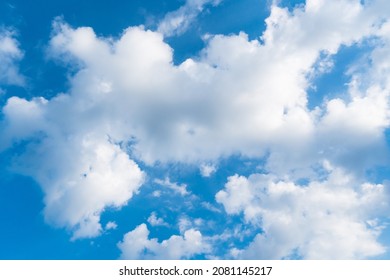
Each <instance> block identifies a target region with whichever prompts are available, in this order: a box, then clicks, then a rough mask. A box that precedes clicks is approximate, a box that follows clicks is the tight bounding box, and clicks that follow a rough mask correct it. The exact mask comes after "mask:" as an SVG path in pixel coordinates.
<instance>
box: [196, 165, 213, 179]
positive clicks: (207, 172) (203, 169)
mask: <svg viewBox="0 0 390 280" xmlns="http://www.w3.org/2000/svg"><path fill="white" fill-rule="evenodd" d="M199 169H200V174H201V175H202V176H203V177H210V176H211V175H212V174H213V173H215V171H217V168H216V166H215V165H214V164H206V163H203V164H201V165H200V167H199Z"/></svg>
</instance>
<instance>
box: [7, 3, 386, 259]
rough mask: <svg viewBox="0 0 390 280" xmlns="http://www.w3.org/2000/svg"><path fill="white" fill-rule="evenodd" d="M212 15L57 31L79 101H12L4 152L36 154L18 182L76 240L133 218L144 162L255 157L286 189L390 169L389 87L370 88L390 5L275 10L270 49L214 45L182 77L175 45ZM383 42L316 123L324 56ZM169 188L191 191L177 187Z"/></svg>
mask: <svg viewBox="0 0 390 280" xmlns="http://www.w3.org/2000/svg"><path fill="white" fill-rule="evenodd" d="M209 3H216V2H215V1H214V2H212V1H188V2H187V4H186V5H185V6H184V8H183V9H184V10H180V9H179V10H178V11H177V12H173V14H170V15H169V14H168V15H167V17H166V19H165V20H164V21H163V22H166V23H167V27H164V28H163V27H162V26H163V25H164V24H163V22H162V23H161V24H160V28H159V30H157V31H155V32H154V31H151V30H145V29H144V28H143V27H130V28H128V29H126V30H124V32H123V34H121V36H119V38H118V39H112V38H101V37H98V36H97V35H96V34H95V33H94V31H93V29H92V28H89V27H79V28H72V27H71V26H69V25H68V24H66V23H64V22H62V21H61V20H58V19H57V20H55V21H54V24H53V29H54V30H53V36H52V38H51V40H50V43H49V55H50V56H51V57H52V58H53V59H57V60H59V61H62V62H63V63H64V65H65V66H66V67H70V68H72V69H75V68H74V67H76V71H75V74H74V75H72V76H71V77H70V81H69V85H70V88H69V91H68V92H67V93H62V94H58V95H57V96H56V97H54V98H52V99H50V100H45V99H43V98H39V97H36V98H33V99H32V100H26V99H21V98H17V97H13V98H10V99H9V100H8V102H7V104H6V105H5V107H3V108H2V113H3V116H4V119H3V121H2V123H1V129H2V131H4V133H3V135H2V139H1V143H0V144H1V148H2V149H5V148H7V147H11V146H12V145H14V144H18V145H24V146H23V148H24V149H23V152H22V153H21V154H20V155H19V156H17V157H16V158H15V160H14V162H15V169H16V170H17V171H19V172H21V173H23V174H26V175H29V176H32V177H33V178H35V180H36V181H37V182H39V183H40V185H41V186H42V189H43V191H44V193H45V217H46V219H47V221H49V222H50V223H51V224H54V225H58V226H61V227H66V228H68V229H70V230H71V231H72V232H73V234H74V236H73V237H74V238H81V237H92V236H96V235H98V234H99V233H100V232H101V230H102V227H101V225H100V222H99V220H100V214H101V213H102V212H103V211H104V210H105V209H106V208H107V207H114V208H120V207H122V206H123V205H125V204H126V203H127V202H128V201H129V200H130V199H131V197H132V195H133V194H134V193H136V192H137V191H138V189H139V187H140V185H141V184H142V182H143V179H144V174H143V172H142V171H141V170H140V168H139V167H138V165H137V164H136V163H135V161H134V160H138V161H142V162H143V163H146V164H149V165H153V164H154V163H156V162H163V163H166V162H182V163H191V164H197V165H199V164H200V163H202V162H217V161H218V159H219V158H221V157H228V156H230V155H233V154H241V155H244V156H248V157H251V158H258V157H266V160H267V162H266V168H267V169H268V170H269V171H271V172H272V173H273V174H275V176H292V175H291V173H293V172H297V174H298V175H296V176H298V177H305V178H307V177H310V176H312V174H314V175H316V174H315V172H314V171H313V167H315V166H316V165H319V163H320V162H321V161H323V160H324V159H327V160H329V161H331V162H335V163H336V164H337V165H340V166H344V167H345V168H349V169H351V170H355V171H356V170H358V169H357V167H359V168H361V169H367V168H369V167H371V166H373V165H375V164H378V163H383V161H384V157H383V155H385V153H383V152H382V151H383V147H384V146H385V139H384V129H386V128H387V127H388V111H389V110H388V109H389V108H388V101H387V100H388V93H389V78H388V77H389V75H379V76H378V77H377V78H375V79H370V80H368V81H367V80H365V79H364V77H365V76H366V74H367V73H369V74H370V75H372V76H373V77H374V76H375V73H382V72H383V71H388V70H389V69H388V68H389V67H388V65H387V64H386V63H385V62H384V61H385V60H381V59H380V57H383V56H385V55H389V54H388V49H389V45H388V44H389V43H388V35H387V34H388V32H387V31H388V23H387V22H386V20H387V18H388V15H386V14H382V13H380V14H379V15H381V16H380V17H378V16H375V13H374V12H373V10H374V9H378V6H380V5H382V4H381V3H382V2H376V1H369V3H367V4H362V3H361V1H354V0H341V1H307V3H306V5H305V6H300V7H297V8H296V9H294V10H293V11H292V12H289V11H288V9H284V8H280V7H278V6H276V5H273V6H272V8H271V14H270V16H269V17H268V19H267V20H266V24H267V27H266V30H265V32H264V34H263V36H262V38H261V39H259V40H249V39H248V36H247V35H246V34H245V33H240V34H238V35H228V36H225V35H215V36H209V38H208V39H207V42H206V47H205V48H204V49H203V50H202V51H201V52H200V54H199V56H198V57H197V58H189V59H187V60H186V61H184V62H183V63H182V64H180V65H174V64H173V62H172V53H173V50H172V48H171V47H170V46H169V45H168V44H167V43H166V42H164V34H165V35H167V34H168V35H169V34H173V33H177V32H181V31H180V30H182V28H184V27H186V26H187V23H188V22H190V21H191V20H192V19H191V18H192V16H191V15H194V16H195V15H196V14H197V13H198V12H199V11H201V10H202V7H204V5H206V4H209ZM186 7H187V8H186ZM186 9H190V10H186ZM189 11H191V12H189ZM192 11H196V12H192ZM180 17H184V18H185V19H184V21H181V20H180ZM386 17H387V18H386ZM176 21H177V22H178V24H176V23H175V22H176ZM169 22H171V23H169ZM172 22H173V23H172ZM168 23H169V24H168ZM172 32H173V33H172ZM370 38H376V39H377V40H378V42H379V43H377V44H374V45H375V46H374V48H373V51H372V53H371V54H370V56H369V57H370V58H369V60H370V61H369V62H368V64H369V67H368V69H370V70H368V71H367V69H365V70H362V69H357V70H356V71H352V70H353V69H352V70H351V72H350V76H351V84H350V87H349V89H348V90H347V92H346V93H344V95H343V96H342V97H345V98H334V99H330V100H325V102H324V104H323V106H322V107H317V108H316V109H314V110H309V109H308V108H307V88H308V87H309V86H310V83H311V80H310V77H311V76H312V75H313V72H316V71H322V70H318V69H317V68H316V65H320V64H321V63H323V62H324V57H325V59H327V60H326V61H325V64H327V62H328V60H329V57H331V56H332V55H333V54H336V53H337V51H338V50H339V48H340V47H341V46H347V47H348V46H351V45H354V44H358V43H360V42H362V41H364V40H369V39H370ZM11 42H13V41H12V40H11ZM13 44H14V45H13ZM9 45H10V46H11V47H10V49H11V50H12V49H15V47H12V46H16V45H15V43H10V44H9ZM11 53H12V52H11ZM16 53H17V52H16ZM19 56H20V55H19ZM16 57H17V56H16ZM323 64H324V63H323ZM386 73H388V72H386ZM314 74H315V73H314ZM352 120H353V121H352ZM356 155H359V159H360V160H359V163H360V166H356V165H357V161H356ZM379 155H381V156H382V157H380V156H379ZM361 169H359V170H361ZM297 170H298V171H299V170H300V171H299V172H298V171H297ZM209 171H210V170H209ZM351 172H352V171H351ZM314 178H315V176H314ZM316 180H317V181H315V182H318V179H316ZM243 182H245V180H244V179H243ZM278 182H279V181H278ZM160 183H161V184H163V185H166V186H167V187H171V189H174V190H177V191H178V192H179V193H181V194H183V195H184V194H186V192H187V190H186V188H185V187H183V185H180V184H175V183H172V182H170V181H169V180H168V181H160ZM243 184H246V183H243ZM276 184H282V183H276ZM310 186H311V185H310ZM297 189H298V188H297ZM297 192H298V191H297ZM358 193H359V192H358ZM156 194H157V193H156ZM245 194H246V192H243V193H242V194H241V199H242V201H241V200H240V201H238V202H235V203H238V204H237V205H236V204H234V203H233V204H232V205H230V206H228V204H226V203H225V204H226V205H227V206H226V207H227V208H226V209H227V211H230V210H228V209H230V208H229V207H231V211H233V212H234V211H236V210H235V209H241V208H242V205H244V204H246V203H248V202H250V201H251V198H250V197H249V196H248V197H245ZM248 194H250V191H249V190H248ZM350 194H351V195H352V196H353V194H354V192H350ZM304 197H310V195H309V194H308V195H304ZM220 199H222V198H220ZM308 200H310V199H309V198H308ZM220 201H221V202H222V200H220ZM249 205H252V207H253V209H249V208H245V210H240V211H244V212H245V215H246V216H247V217H248V219H250V217H251V215H254V216H256V215H257V214H258V213H257V211H258V209H257V207H258V206H256V205H255V204H253V203H249ZM338 221H340V222H343V221H344V220H343V219H339V220H338ZM349 221H350V220H347V222H349ZM352 222H354V220H352ZM351 227H352V226H351ZM357 228H358V229H361V231H362V232H367V231H364V227H362V226H361V224H359V226H358V227H357ZM140 233H142V234H143V235H142V236H143V237H142V238H144V239H145V240H147V241H145V242H146V243H145V244H149V245H148V246H152V245H150V244H156V242H155V241H150V240H148V239H147V234H146V238H145V233H147V230H146V228H145V227H142V226H141V227H140V228H138V229H137V231H136V232H135V233H134V234H133V235H134V236H135V235H137V234H140ZM133 235H130V236H133ZM363 236H364V234H363ZM367 236H372V234H371V233H368V235H367ZM134 238H135V237H134ZM177 238H179V237H177ZM180 238H181V237H180ZM152 240H153V239H152ZM169 240H170V239H169ZM182 240H185V238H184V239H183V238H182ZM167 242H168V241H167ZM183 242H184V241H183ZM161 244H165V243H161ZM370 244H371V245H372V246H374V245H375V244H376V243H375V242H374V241H373V242H372V243H370ZM373 244H374V245H373ZM155 246H157V245H153V246H152V247H153V248H152V249H153V250H155V249H154V248H155ZM159 246H162V245H158V246H157V247H156V248H160V247H159ZM378 246H379V245H378ZM374 247H375V246H374ZM374 247H370V248H374ZM378 248H379V247H378ZM378 248H377V250H374V249H373V250H372V251H371V252H372V253H375V252H376V253H377V252H379V251H380V249H378ZM286 250H287V249H286ZM302 250H303V249H302ZM308 250H309V249H308ZM347 251H348V250H347ZM283 252H284V251H283ZM348 252H349V253H350V254H351V256H360V255H359V254H360V253H356V252H355V251H353V250H352V251H348ZM370 254H371V253H370V252H368V253H367V254H366V255H370ZM281 255H283V254H280V256H281ZM361 255H362V256H363V255H364V254H363V253H362V254H361ZM278 256H279V255H278ZM306 256H310V254H309V253H307V254H306Z"/></svg>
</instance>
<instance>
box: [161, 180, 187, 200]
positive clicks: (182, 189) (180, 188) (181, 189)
mask: <svg viewBox="0 0 390 280" xmlns="http://www.w3.org/2000/svg"><path fill="white" fill-rule="evenodd" d="M154 182H155V183H156V184H159V185H161V186H163V187H166V188H168V189H170V190H172V191H174V192H175V193H178V194H180V195H182V196H185V195H189V194H190V193H189V192H188V191H187V185H186V184H181V185H178V184H177V183H173V182H171V180H170V179H169V178H165V179H164V180H161V179H155V180H154Z"/></svg>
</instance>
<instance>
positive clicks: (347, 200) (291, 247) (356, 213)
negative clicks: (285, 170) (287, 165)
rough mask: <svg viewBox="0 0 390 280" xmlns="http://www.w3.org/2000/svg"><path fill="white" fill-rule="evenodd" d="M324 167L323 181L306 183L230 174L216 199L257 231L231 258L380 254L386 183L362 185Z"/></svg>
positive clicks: (382, 251) (366, 256)
mask: <svg viewBox="0 0 390 280" xmlns="http://www.w3.org/2000/svg"><path fill="white" fill-rule="evenodd" d="M327 168H328V170H327V172H328V174H327V177H326V178H325V179H324V180H322V181H312V182H310V183H309V185H307V186H302V185H298V184H295V183H293V182H289V181H283V180H279V179H277V178H275V177H274V176H272V175H264V174H253V175H251V176H249V177H248V178H247V177H243V176H238V175H235V176H232V177H229V179H228V182H227V183H226V185H225V188H224V189H223V190H221V191H220V192H218V193H217V195H216V200H217V201H218V202H220V203H222V204H223V206H224V208H225V210H226V212H227V213H228V214H230V215H238V214H243V216H244V218H245V221H246V222H247V223H251V224H253V225H255V226H256V227H257V228H258V230H259V233H258V234H257V235H256V237H255V238H254V240H253V241H252V242H251V243H250V244H249V246H248V247H247V248H243V249H242V250H241V251H239V254H238V255H236V256H234V257H238V258H245V259H258V258H260V259H281V258H297V257H298V258H304V259H365V258H368V257H371V256H376V255H379V254H382V253H384V252H385V247H384V246H383V245H381V244H380V243H379V242H378V241H377V237H378V236H379V234H380V233H381V231H382V230H383V228H384V225H381V224H380V223H379V222H378V219H379V218H380V217H381V216H382V215H386V214H384V213H386V212H388V210H389V198H390V197H389V188H388V185H382V184H370V183H360V182H358V181H356V179H355V178H354V177H353V175H351V174H347V173H345V172H344V171H343V170H341V169H333V168H332V167H330V166H327ZM236 252H237V251H236Z"/></svg>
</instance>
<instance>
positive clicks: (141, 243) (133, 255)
mask: <svg viewBox="0 0 390 280" xmlns="http://www.w3.org/2000/svg"><path fill="white" fill-rule="evenodd" d="M118 247H119V249H120V250H121V258H122V259H189V258H191V257H194V256H196V255H199V254H203V253H207V252H208V251H209V246H208V244H207V243H205V242H204V240H203V238H202V234H201V233H200V232H199V231H197V230H194V229H189V230H187V231H185V232H184V233H183V235H173V236H171V237H170V238H169V239H167V240H163V241H162V242H158V240H157V239H156V238H152V239H149V230H148V228H147V226H146V225H145V224H141V225H139V226H138V227H136V228H135V229H134V230H133V231H130V232H128V233H126V234H125V236H124V237H123V241H122V242H119V243H118Z"/></svg>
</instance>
